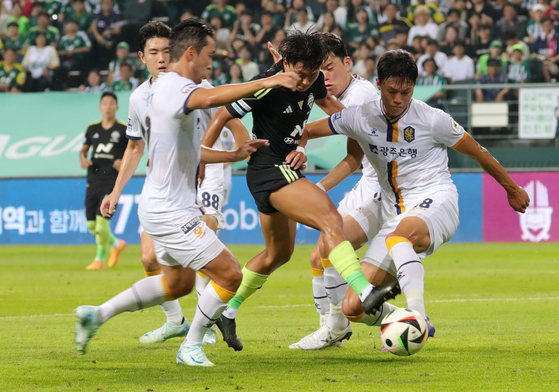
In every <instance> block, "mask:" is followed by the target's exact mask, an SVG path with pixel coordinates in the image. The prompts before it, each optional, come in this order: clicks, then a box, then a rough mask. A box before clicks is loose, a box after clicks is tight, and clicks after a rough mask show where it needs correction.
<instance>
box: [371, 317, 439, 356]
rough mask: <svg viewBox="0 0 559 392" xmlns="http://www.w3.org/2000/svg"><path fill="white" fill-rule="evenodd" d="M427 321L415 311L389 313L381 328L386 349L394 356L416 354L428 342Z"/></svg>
mask: <svg viewBox="0 0 559 392" xmlns="http://www.w3.org/2000/svg"><path fill="white" fill-rule="evenodd" d="M427 335H428V328H427V323H426V322H425V319H424V318H423V317H422V316H421V315H420V314H419V313H418V312H416V311H415V310H411V309H404V308H400V309H395V310H393V311H392V312H390V313H388V314H387V315H386V317H385V318H384V320H382V324H381V326H380V337H381V339H382V344H383V345H384V347H385V348H386V349H387V350H388V351H390V352H391V353H392V354H394V355H399V356H408V355H412V354H415V353H416V352H418V351H419V350H421V348H422V347H423V345H424V344H425V342H426V341H427Z"/></svg>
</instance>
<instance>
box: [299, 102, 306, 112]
mask: <svg viewBox="0 0 559 392" xmlns="http://www.w3.org/2000/svg"><path fill="white" fill-rule="evenodd" d="M298 103H299V108H300V109H301V110H303V104H304V103H305V101H299V102H298Z"/></svg>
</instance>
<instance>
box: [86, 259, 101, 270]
mask: <svg viewBox="0 0 559 392" xmlns="http://www.w3.org/2000/svg"><path fill="white" fill-rule="evenodd" d="M85 269H86V270H88V271H92V270H101V269H105V265H104V264H103V263H101V262H100V261H99V260H95V261H94V262H93V263H91V264H89V265H88V266H87V267H85Z"/></svg>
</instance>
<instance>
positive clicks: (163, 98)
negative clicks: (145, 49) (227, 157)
mask: <svg viewBox="0 0 559 392" xmlns="http://www.w3.org/2000/svg"><path fill="white" fill-rule="evenodd" d="M197 88H198V86H197V85H196V84H195V83H194V82H193V81H192V80H190V79H187V78H184V77H182V76H180V75H179V74H177V73H175V72H170V73H167V74H163V75H160V76H159V77H158V78H157V80H156V81H155V82H154V83H153V84H152V86H151V89H152V92H153V95H152V97H151V105H150V106H149V108H148V114H147V116H146V119H145V133H146V139H147V140H148V143H147V144H148V156H149V161H150V162H149V166H148V169H147V170H146V182H145V184H144V188H143V190H142V195H141V198H140V206H139V208H138V214H139V215H140V216H145V217H150V216H151V217H153V215H156V214H163V213H173V212H177V211H181V212H183V213H184V212H187V213H188V212H192V213H193V214H199V211H200V210H199V208H198V207H197V205H196V181H197V175H196V174H197V170H198V165H199V163H200V149H201V147H200V146H201V141H202V137H203V136H204V130H203V129H202V128H201V127H200V126H199V124H198V121H197V118H198V113H197V111H189V110H188V109H187V102H188V99H189V97H190V95H191V94H192V93H193V92H194V91H195V90H196V89H197Z"/></svg>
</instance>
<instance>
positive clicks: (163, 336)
mask: <svg viewBox="0 0 559 392" xmlns="http://www.w3.org/2000/svg"><path fill="white" fill-rule="evenodd" d="M189 329H190V323H189V322H188V320H187V319H186V318H185V319H183V322H182V324H181V325H173V324H169V323H165V324H163V326H162V327H161V328H158V329H156V330H154V331H151V332H148V333H146V334H145V335H143V336H142V337H141V338H140V343H146V344H149V343H162V342H164V341H166V340H167V339H171V338H179V337H185V336H186V334H187V333H188V330H189Z"/></svg>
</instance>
